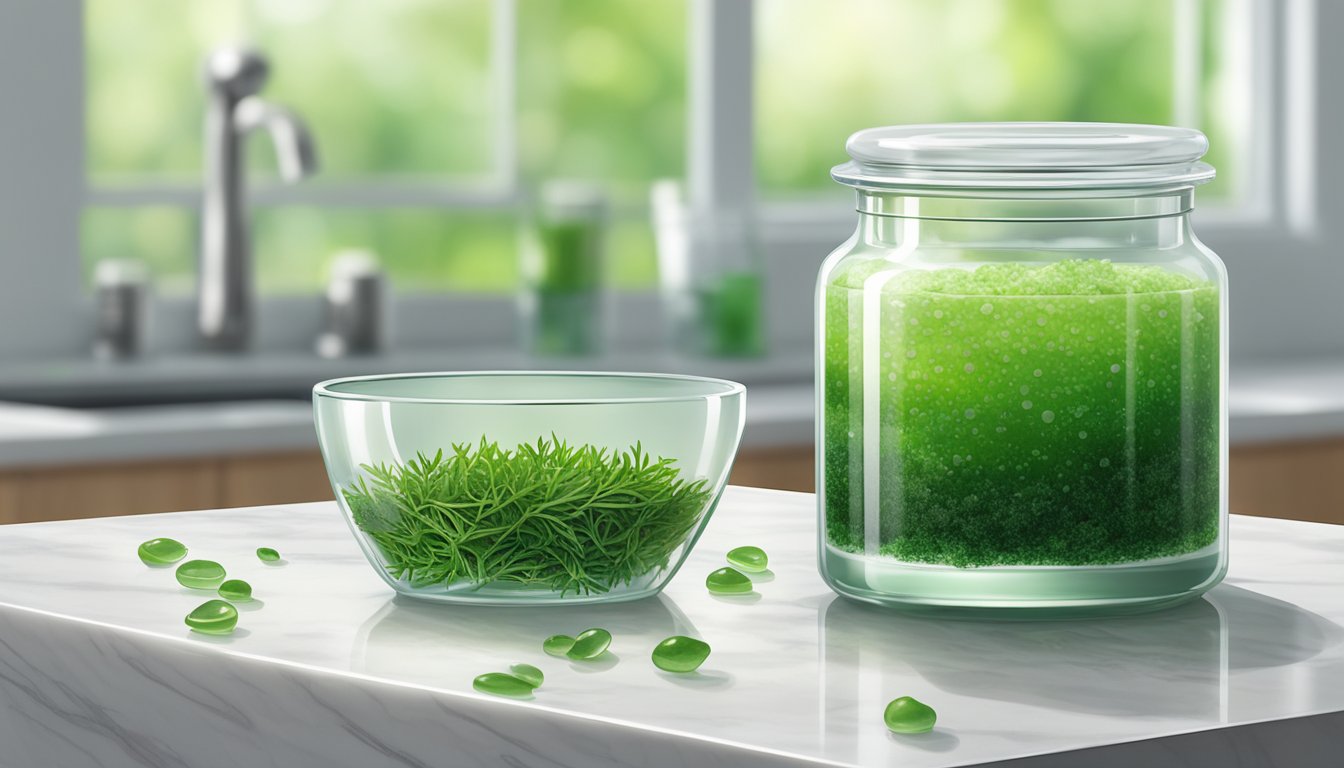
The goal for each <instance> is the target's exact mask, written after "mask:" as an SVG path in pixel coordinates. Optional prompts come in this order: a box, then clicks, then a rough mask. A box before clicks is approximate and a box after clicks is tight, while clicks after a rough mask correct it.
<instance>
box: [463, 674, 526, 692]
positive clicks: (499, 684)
mask: <svg viewBox="0 0 1344 768" xmlns="http://www.w3.org/2000/svg"><path fill="white" fill-rule="evenodd" d="M471 687H472V688H475V689H476V690H478V691H480V692H481V693H488V694H491V695H492V696H531V695H532V689H533V688H534V687H536V686H534V685H532V684H531V683H529V682H527V681H526V680H524V679H522V678H521V677H517V676H515V675H510V674H508V673H505V672H486V673H485V674H484V675H477V676H476V679H475V680H472V681H471Z"/></svg>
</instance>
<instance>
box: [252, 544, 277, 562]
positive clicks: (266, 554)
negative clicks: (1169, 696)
mask: <svg viewBox="0 0 1344 768" xmlns="http://www.w3.org/2000/svg"><path fill="white" fill-rule="evenodd" d="M257 558H258V559H259V560H261V561H262V562H263V563H274V562H276V561H277V560H279V559H280V553H279V552H276V551H275V550H274V549H271V548H270V547H257Z"/></svg>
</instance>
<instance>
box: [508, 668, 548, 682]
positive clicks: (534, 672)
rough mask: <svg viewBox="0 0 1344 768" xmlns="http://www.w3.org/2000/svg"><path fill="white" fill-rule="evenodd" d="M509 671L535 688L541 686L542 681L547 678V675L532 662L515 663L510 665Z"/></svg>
mask: <svg viewBox="0 0 1344 768" xmlns="http://www.w3.org/2000/svg"><path fill="white" fill-rule="evenodd" d="M509 672H510V673H511V674H512V675H513V676H514V677H516V678H518V679H519V680H522V681H523V682H525V683H527V684H528V685H530V686H532V687H533V688H540V687H541V684H542V682H543V681H544V680H545V679H546V675H544V674H542V672H541V670H540V669H537V668H536V667H534V666H532V665H531V664H514V665H513V666H511V667H509Z"/></svg>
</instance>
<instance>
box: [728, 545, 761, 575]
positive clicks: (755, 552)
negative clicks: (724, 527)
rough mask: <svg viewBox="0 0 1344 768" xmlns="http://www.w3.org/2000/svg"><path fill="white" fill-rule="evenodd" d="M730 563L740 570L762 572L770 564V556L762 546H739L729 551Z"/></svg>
mask: <svg viewBox="0 0 1344 768" xmlns="http://www.w3.org/2000/svg"><path fill="white" fill-rule="evenodd" d="M728 563H729V565H732V566H734V567H735V568H737V569H738V570H739V571H747V572H749V573H760V572H761V571H764V570H765V569H766V568H767V567H768V566H769V565H770V558H769V556H767V555H766V554H765V550H764V549H761V548H760V547H738V548H736V549H733V550H730V551H729V552H728Z"/></svg>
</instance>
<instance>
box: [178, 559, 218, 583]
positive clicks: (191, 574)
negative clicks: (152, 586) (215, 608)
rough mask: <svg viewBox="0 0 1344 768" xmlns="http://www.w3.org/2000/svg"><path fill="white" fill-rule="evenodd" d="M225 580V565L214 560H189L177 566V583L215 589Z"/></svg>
mask: <svg viewBox="0 0 1344 768" xmlns="http://www.w3.org/2000/svg"><path fill="white" fill-rule="evenodd" d="M222 581H224V566H222V565H220V564H219V563H216V562H215V561H214V560H188V561H187V562H185V563H183V564H181V565H179V566H177V583H178V584H181V585H182V586H184V587H190V588H192V589H215V588H217V587H218V586H219V583H220V582H222Z"/></svg>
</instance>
